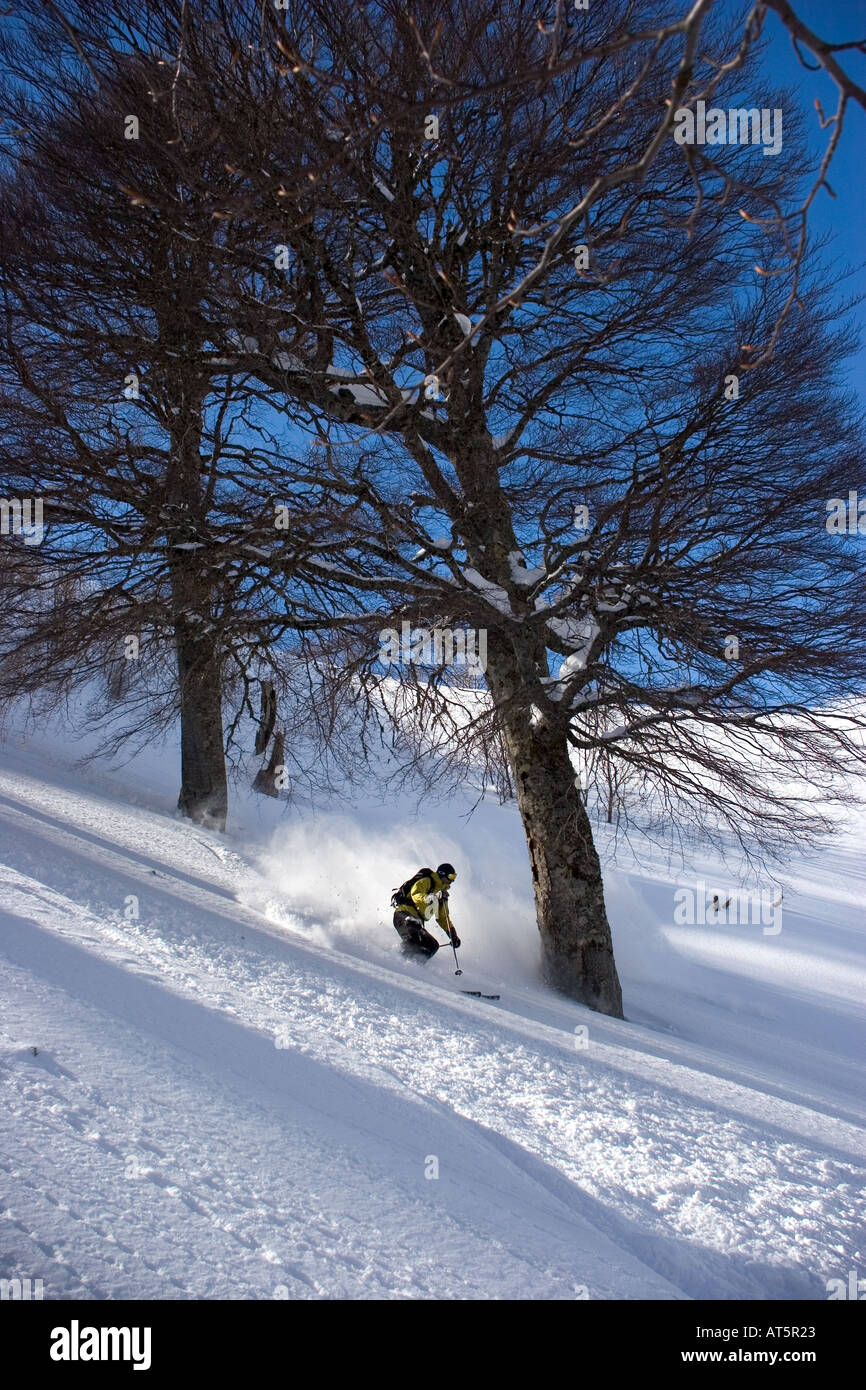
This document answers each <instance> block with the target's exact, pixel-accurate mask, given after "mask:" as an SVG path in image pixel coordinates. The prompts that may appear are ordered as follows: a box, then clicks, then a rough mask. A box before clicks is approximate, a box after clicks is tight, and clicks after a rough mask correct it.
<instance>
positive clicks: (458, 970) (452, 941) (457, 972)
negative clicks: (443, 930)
mask: <svg viewBox="0 0 866 1390" xmlns="http://www.w3.org/2000/svg"><path fill="white" fill-rule="evenodd" d="M448 940H449V941H450V942H451V950H452V951H453V952H454V964H455V965H456V966H457V969H456V970H455V971H454V974H455V975H462V974H463V971H462V970H461V969H460V962H459V960H458V959H457V947H456V946H455V945H454V938H453V937H451V936H449V938H448Z"/></svg>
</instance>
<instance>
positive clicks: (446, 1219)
mask: <svg viewBox="0 0 866 1390" xmlns="http://www.w3.org/2000/svg"><path fill="white" fill-rule="evenodd" d="M142 769H143V770H142ZM172 772H173V768H172V765H171V763H170V762H165V764H164V767H163V768H162V769H161V768H160V766H159V764H158V762H157V761H154V760H151V762H150V763H149V764H146V765H145V764H144V763H142V765H141V768H140V769H139V772H138V773H137V774H133V772H132V771H131V770H127V772H126V773H125V774H124V780H123V781H122V782H121V781H120V780H117V781H115V782H112V781H111V780H110V779H109V778H107V777H103V779H102V781H101V782H99V781H98V780H97V779H95V778H94V777H93V776H92V775H91V776H90V777H89V778H88V779H87V780H85V779H84V778H83V777H82V776H81V775H79V774H77V773H73V772H71V771H69V770H67V769H64V767H63V765H62V761H61V760H60V759H59V758H58V757H52V758H51V759H50V760H49V759H47V758H45V757H44V755H43V756H40V755H39V754H37V753H34V752H33V751H32V750H31V749H26V750H22V749H21V748H20V747H17V746H15V745H12V744H7V745H5V746H3V748H2V772H0V996H2V1004H0V1017H2V1024H0V1083H2V1088H3V1104H2V1109H0V1131H2V1137H0V1275H2V1276H3V1277H7V1278H8V1277H12V1276H18V1277H22V1278H24V1277H30V1278H42V1279H43V1281H44V1287H45V1296H46V1297H47V1298H67V1297H84V1298H94V1299H101V1298H131V1297H145V1298H171V1299H183V1298H268V1299H271V1298H281V1297H288V1298H341V1297H351V1298H412V1299H417V1298H441V1297H456V1298H534V1299H574V1298H581V1297H587V1296H588V1297H590V1298H596V1299H597V1298H601V1299H634V1298H651V1299H683V1298H696V1297H710V1298H722V1299H726V1298H751V1299H766V1298H788V1299H802V1298H806V1299H824V1298H826V1296H827V1293H826V1287H825V1284H826V1280H827V1279H830V1278H846V1277H847V1273H848V1271H849V1270H850V1269H852V1268H853V1269H858V1268H859V1269H860V1271H861V1273H862V1267H863V1232H862V1225H861V1222H862V1186H863V1176H864V1171H866V1164H864V1144H863V1137H864V1111H866V1105H864V1101H863V1089H862V1073H859V1075H858V1066H857V1059H858V1057H861V1058H862V1054H863V1046H862V1043H863V1029H862V1023H863V1018H862V1001H863V998H864V988H863V987H864V960H863V945H864V940H863V911H862V904H863V884H864V878H866V870H864V867H863V863H862V855H860V854H858V851H857V847H856V843H855V842H854V841H849V842H845V841H841V842H835V843H834V844H833V846H832V848H830V849H827V850H825V851H823V852H822V854H821V855H819V856H818V857H817V858H813V859H812V860H811V861H804V862H803V863H802V864H799V865H797V866H793V868H792V869H791V871H790V872H789V874H788V879H787V880H786V896H785V904H786V914H785V924H784V930H783V931H782V932H780V933H779V934H778V935H777V936H773V937H769V936H764V935H762V933H761V930H760V928H757V929H756V928H755V927H750V926H743V927H729V928H725V929H724V932H723V933H721V932H720V930H719V929H718V928H715V929H713V928H708V927H703V928H702V927H678V926H676V925H674V923H673V919H672V913H671V898H672V891H673V886H674V885H675V884H676V882H678V881H680V879H678V876H677V874H676V872H675V871H674V870H672V869H671V868H670V867H669V866H668V865H667V864H666V863H664V862H663V861H662V858H661V857H657V859H656V860H655V861H654V862H647V861H646V860H644V862H643V863H642V865H641V866H639V865H638V864H637V863H634V864H631V863H627V864H625V866H624V867H621V868H618V869H609V870H608V872H607V874H606V881H607V891H608V897H609V903H610V912H611V917H612V921H613V923H614V931H615V946H616V951H617V958H618V961H619V963H620V966H621V972H622V975H623V986H624V996H625V1005H626V1013H627V1015H628V1018H629V1021H628V1022H617V1021H614V1020H611V1019H605V1018H601V1017H600V1016H598V1015H595V1014H592V1013H590V1012H589V1011H587V1010H585V1009H582V1008H581V1007H579V1006H578V1005H576V1004H573V1003H571V1002H570V1001H567V1000H564V999H559V998H557V997H555V996H552V995H550V994H548V993H546V992H545V991H543V990H542V989H540V987H539V986H538V984H537V982H536V980H535V977H534V960H535V951H536V940H535V934H534V927H533V925H532V911H531V905H530V902H529V899H528V885H527V884H526V882H525V881H524V880H525V878H526V877H527V875H526V871H525V858H524V855H523V854H522V853H521V848H520V836H519V826H518V824H517V821H516V817H515V815H514V812H513V811H512V810H510V809H502V808H499V807H494V806H483V807H482V808H481V809H480V811H479V813H478V815H477V816H475V817H473V818H472V820H470V821H469V822H468V823H465V824H464V823H463V822H457V821H456V820H455V811H454V808H453V807H451V808H443V807H430V808H429V814H425V816H424V818H423V819H421V820H416V821H415V822H414V823H411V822H408V821H407V815H406V812H405V808H403V809H399V808H396V809H395V808H386V807H376V806H373V805H368V806H366V807H364V808H363V809H362V810H361V811H359V812H357V813H356V814H355V815H354V816H353V815H349V814H346V813H343V814H341V815H339V816H337V815H334V816H321V817H319V818H318V819H317V820H315V821H312V820H310V819H309V818H298V817H292V816H290V817H285V816H282V817H279V808H277V807H274V806H272V805H271V804H270V803H268V804H267V805H262V800H261V799H255V800H252V801H250V802H249V803H245V804H242V805H241V807H240V812H239V814H238V816H237V817H236V819H235V824H234V826H233V828H232V833H231V834H230V835H229V836H228V837H227V838H226V839H224V840H221V839H220V838H219V837H217V836H212V835H208V834H207V833H205V832H202V831H200V830H194V829H191V828H190V827H189V826H188V825H187V824H185V823H183V822H181V821H179V820H178V819H177V818H175V817H174V816H173V815H171V814H167V813H166V809H165V808H167V807H168V806H169V805H170V801H171V798H170V793H169V791H168V788H169V786H170V781H171V775H172ZM136 776H137V778H138V780H137V781H136ZM136 800H137V801H138V802H139V803H140V804H138V805H136V804H134V803H135V801H136ZM154 807H156V808H162V809H153V808H154ZM431 835H432V836H433V837H434V838H435V843H434V845H433V846H432V847H431ZM437 855H438V857H439V858H446V857H447V858H451V859H454V861H455V862H456V863H457V864H458V868H461V869H464V867H465V871H464V872H462V873H461V876H460V878H459V879H458V884H457V885H456V888H455V893H454V897H453V909H454V918H455V921H456V922H457V924H458V928H459V929H460V931H461V935H462V936H463V937H464V941H465V949H464V950H463V951H462V952H461V957H462V960H461V964H463V965H464V967H465V972H466V973H465V974H464V976H463V977H462V979H461V980H460V981H459V982H458V981H456V980H455V979H454V975H453V959H450V958H449V956H446V953H445V952H444V951H442V952H440V954H439V956H438V957H437V958H436V959H435V960H434V961H432V962H430V963H429V965H426V966H424V967H417V966H414V965H410V964H408V963H405V962H403V961H402V959H401V958H400V956H399V955H398V953H397V951H396V935H395V934H394V932H393V929H392V928H391V927H390V925H389V923H388V910H387V896H388V892H389V891H390V888H391V887H392V886H393V884H394V883H396V882H397V881H399V879H400V878H401V877H404V876H405V873H406V872H408V871H409V869H411V868H413V867H416V861H417V863H421V862H429V860H430V858H431V857H433V858H434V862H435V857H436V856H437ZM704 868H705V869H706V872H707V874H708V875H709V876H710V877H712V873H713V871H714V868H715V869H717V866H714V865H713V864H712V862H711V861H708V863H707V864H706V865H705V866H704ZM383 885H384V890H383ZM133 897H134V898H135V899H137V903H136V902H134V901H133ZM136 908H137V911H138V916H137V917H136V916H134V915H133V914H134V911H135V910H136ZM461 985H466V986H467V987H476V988H482V989H484V988H487V987H488V986H489V987H490V988H491V989H492V990H497V989H498V990H500V991H501V993H502V995H503V998H502V1001H501V1003H499V1004H491V1003H486V1002H482V1001H476V1000H472V999H468V998H466V997H464V996H462V995H461V994H459V993H458V992H457V991H458V989H459V987H460V986H461ZM576 1030H577V1031H576ZM583 1030H585V1033H584V1031H583ZM34 1048H36V1049H37V1051H36V1054H35V1055H34V1052H33V1049H34ZM437 1165H438V1177H433V1176H427V1174H430V1173H432V1172H433V1171H435V1168H436V1166H437Z"/></svg>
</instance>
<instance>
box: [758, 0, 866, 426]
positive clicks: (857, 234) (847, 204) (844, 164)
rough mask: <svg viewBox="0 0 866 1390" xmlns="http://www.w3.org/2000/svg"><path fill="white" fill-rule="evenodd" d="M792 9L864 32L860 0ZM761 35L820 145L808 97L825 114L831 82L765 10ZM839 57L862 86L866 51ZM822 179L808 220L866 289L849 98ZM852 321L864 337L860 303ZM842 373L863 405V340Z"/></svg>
mask: <svg viewBox="0 0 866 1390" xmlns="http://www.w3.org/2000/svg"><path fill="white" fill-rule="evenodd" d="M737 8H738V9H739V6H738V7H737ZM794 9H795V11H796V13H797V15H798V16H799V18H800V19H801V20H802V21H803V23H804V24H806V25H808V27H809V28H810V29H811V30H812V31H813V33H815V34H817V35H818V36H819V37H820V38H822V39H826V40H827V41H828V42H830V43H847V42H850V41H851V40H853V39H863V38H866V0H794ZM764 35H765V37H766V38H767V39H768V40H769V43H768V48H767V55H766V60H765V61H766V67H767V71H768V73H769V74H770V75H771V77H772V78H773V79H774V80H775V81H776V82H778V83H779V84H780V85H783V86H786V87H795V88H796V89H797V94H798V101H799V102H800V104H801V105H802V109H803V111H804V112H805V113H806V124H807V129H808V132H809V137H810V144H811V147H812V149H813V151H814V152H815V153H816V154H818V153H820V151H821V150H823V149H824V148H826V142H827V139H828V137H829V134H830V132H829V130H826V131H822V130H821V128H820V124H819V121H818V114H817V112H816V111H815V108H814V102H815V98H816V97H818V98H819V99H820V101H821V105H822V108H823V111H824V114H825V116H826V115H828V114H830V113H832V112H833V111H835V109H836V87H835V84H834V83H833V82H832V81H831V79H830V78H828V77H827V76H826V75H825V74H824V73H823V72H807V71H806V69H805V68H804V67H802V65H801V64H800V62H799V61H798V59H797V55H796V53H795V52H794V49H793V46H792V44H791V42H790V40H789V38H788V36H787V33H786V31H785V29H784V28H783V26H782V24H781V22H780V21H779V20H778V19H777V17H776V16H775V15H774V14H773V13H772V11H768V12H767V18H766V21H765V24H764ZM839 59H840V62H841V63H842V65H843V66H844V67H845V69H846V70H847V71H848V72H849V73H850V74H851V75H852V76H853V77H854V79H855V80H856V81H858V82H859V83H860V84H861V85H862V86H866V55H860V54H857V53H843V54H840V55H839ZM828 181H829V183H830V184H831V186H832V188H833V191H834V193H835V194H836V198H835V199H833V198H831V197H830V196H829V194H828V193H827V192H826V191H825V190H824V189H822V190H821V191H820V192H819V194H818V197H817V199H816V200H815V202H814V203H813V204H812V210H811V213H810V226H811V228H812V229H813V230H814V232H815V233H817V234H824V233H827V232H830V233H832V234H833V236H834V238H835V241H834V245H833V247H832V251H833V253H835V255H836V256H837V257H838V258H839V259H841V260H842V261H844V262H847V263H849V264H851V265H852V266H853V265H856V266H858V267H859V268H858V271H857V274H856V275H855V276H853V277H852V278H851V280H850V281H849V285H850V289H851V292H852V293H853V292H857V293H860V294H864V295H866V264H864V262H866V211H864V208H866V111H863V109H862V108H861V107H858V106H855V105H854V104H853V103H852V104H851V105H849V107H848V111H847V112H846V115H845V128H844V133H843V135H842V142H841V145H840V147H839V149H838V150H837V152H836V155H835V157H834V159H833V163H832V165H831V167H830V172H829V175H828ZM857 321H858V323H859V326H860V331H861V334H862V335H863V337H864V339H866V304H861V305H860V306H859V309H858V311H857ZM848 376H849V379H850V381H851V384H852V385H853V386H855V387H856V388H857V390H858V392H859V395H860V398H861V400H862V401H863V403H864V406H866V346H864V347H863V348H861V350H860V353H859V355H858V356H857V358H856V359H855V360H854V361H853V363H852V365H851V366H850V367H849V369H848Z"/></svg>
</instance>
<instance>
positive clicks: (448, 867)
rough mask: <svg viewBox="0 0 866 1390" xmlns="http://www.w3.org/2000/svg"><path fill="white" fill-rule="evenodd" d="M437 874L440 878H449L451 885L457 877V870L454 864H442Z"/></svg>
mask: <svg viewBox="0 0 866 1390" xmlns="http://www.w3.org/2000/svg"><path fill="white" fill-rule="evenodd" d="M436 872H437V874H438V875H439V877H440V878H447V879H448V880H449V882H451V883H453V882H454V880H455V878H456V877H457V870H456V869H455V867H454V865H453V864H440V865H439V868H438V869H437V870H436Z"/></svg>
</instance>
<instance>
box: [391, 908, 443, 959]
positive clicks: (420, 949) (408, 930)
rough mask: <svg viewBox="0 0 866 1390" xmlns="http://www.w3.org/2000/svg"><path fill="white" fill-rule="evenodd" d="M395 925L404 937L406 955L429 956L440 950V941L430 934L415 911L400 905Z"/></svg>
mask: <svg viewBox="0 0 866 1390" xmlns="http://www.w3.org/2000/svg"><path fill="white" fill-rule="evenodd" d="M394 926H395V927H396V929H397V931H398V932H399V933H400V936H401V938H402V941H403V952H404V954H405V955H408V956H424V957H427V958H429V957H430V956H435V954H436V952H437V951H438V950H439V942H438V941H437V940H436V938H435V937H434V936H431V935H430V933H429V932H428V931H427V929H426V927H425V926H424V923H423V922H422V921H421V918H420V917H416V916H415V913H414V912H406V911H405V909H403V908H399V907H398V908H397V911H396V912H395V913H394Z"/></svg>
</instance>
